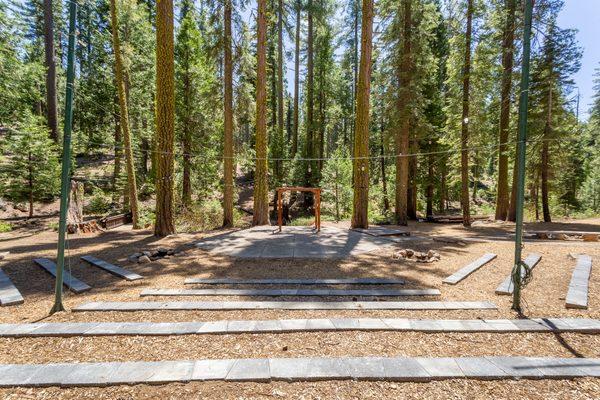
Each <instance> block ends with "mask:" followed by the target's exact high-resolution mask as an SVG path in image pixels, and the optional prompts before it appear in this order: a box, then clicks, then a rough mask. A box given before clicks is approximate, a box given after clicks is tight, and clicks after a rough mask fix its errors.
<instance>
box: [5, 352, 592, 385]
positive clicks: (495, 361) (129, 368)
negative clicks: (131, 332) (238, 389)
mask: <svg viewBox="0 0 600 400" xmlns="http://www.w3.org/2000/svg"><path fill="white" fill-rule="evenodd" d="M581 377H600V359H598V358H553V357H457V358H425V357H415V358H412V357H395V358H386V357H357V358H246V359H224V360H223V359H221V360H219V359H209V360H189V361H133V362H132V361H129V362H102V363H72V364H66V363H64V364H2V365H0V387H50V386H60V387H71V386H109V385H110V386H112V385H125V384H129V385H133V384H144V383H147V384H166V383H172V382H182V383H185V382H190V381H231V382H244V381H247V382H269V381H288V382H293V381H317V380H369V381H403V382H430V381H433V380H442V379H473V380H490V379H494V380H508V379H522V378H530V379H559V378H560V379H571V378H581Z"/></svg>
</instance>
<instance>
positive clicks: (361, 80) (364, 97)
mask: <svg viewBox="0 0 600 400" xmlns="http://www.w3.org/2000/svg"><path fill="white" fill-rule="evenodd" d="M372 49H373V0H363V2H362V29H361V45H360V72H359V75H358V93H357V96H356V133H355V138H354V157H355V158H354V171H353V175H354V207H353V211H352V227H353V228H364V229H366V228H368V227H369V215H368V214H369V213H368V211H369V159H368V158H367V157H369V108H370V103H369V99H370V94H371V55H372Z"/></svg>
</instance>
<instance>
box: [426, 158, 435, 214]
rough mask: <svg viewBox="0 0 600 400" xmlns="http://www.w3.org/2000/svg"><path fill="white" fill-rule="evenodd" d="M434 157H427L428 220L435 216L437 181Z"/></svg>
mask: <svg viewBox="0 0 600 400" xmlns="http://www.w3.org/2000/svg"><path fill="white" fill-rule="evenodd" d="M433 157H434V155H433V154H429V155H428V156H427V205H426V207H425V208H426V210H425V215H426V216H427V218H429V217H431V216H433V188H434V179H435V176H434V172H433V164H434V158H433Z"/></svg>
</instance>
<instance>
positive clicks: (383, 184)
mask: <svg viewBox="0 0 600 400" xmlns="http://www.w3.org/2000/svg"><path fill="white" fill-rule="evenodd" d="M384 131H385V127H384V125H383V118H381V133H380V134H381V140H380V141H379V155H380V157H381V158H380V160H379V162H380V167H381V190H382V192H383V211H385V212H386V213H387V212H388V211H389V210H390V199H389V197H388V191H387V176H386V173H385V172H386V171H385V157H384V156H385V143H384V140H383V134H384Z"/></svg>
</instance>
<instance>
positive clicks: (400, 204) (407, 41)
mask: <svg viewBox="0 0 600 400" xmlns="http://www.w3.org/2000/svg"><path fill="white" fill-rule="evenodd" d="M402 7H403V11H402V13H403V18H404V22H403V32H402V41H403V42H402V43H403V44H402V55H401V59H400V64H399V69H398V81H399V82H400V89H399V90H400V93H399V94H398V110H397V113H398V114H397V115H398V121H397V131H396V135H395V137H394V138H395V141H394V145H395V150H396V210H395V218H396V224H398V225H407V224H408V172H409V159H408V156H407V155H408V152H409V145H410V111H409V103H410V98H409V96H410V92H409V90H408V87H409V86H410V82H411V68H412V0H402Z"/></svg>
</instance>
